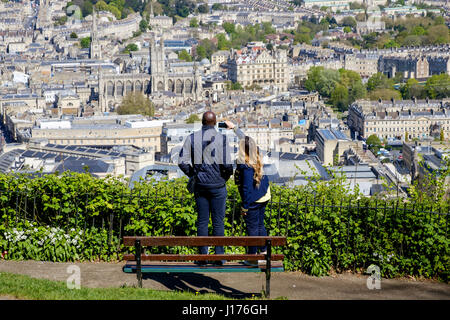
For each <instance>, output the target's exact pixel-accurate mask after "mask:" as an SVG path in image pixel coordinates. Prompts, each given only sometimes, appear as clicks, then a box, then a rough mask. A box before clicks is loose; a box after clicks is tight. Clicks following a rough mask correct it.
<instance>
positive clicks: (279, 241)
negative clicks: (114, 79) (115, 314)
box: [123, 236, 286, 247]
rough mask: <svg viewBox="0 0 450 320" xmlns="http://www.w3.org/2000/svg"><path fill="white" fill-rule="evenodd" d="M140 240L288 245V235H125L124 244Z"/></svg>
mask: <svg viewBox="0 0 450 320" xmlns="http://www.w3.org/2000/svg"><path fill="white" fill-rule="evenodd" d="M136 240H140V241H141V245H142V246H144V247H145V246H155V247H157V246H187V247H189V246H191V247H197V246H264V245H266V241H267V240H271V245H272V246H284V245H286V237H269V236H267V237H256V236H253V237H252V236H248V237H213V236H205V237H197V236H193V237H185V236H180V237H175V236H170V237H131V236H130V237H123V244H124V246H127V247H131V246H134V245H135V241H136Z"/></svg>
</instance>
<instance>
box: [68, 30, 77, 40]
mask: <svg viewBox="0 0 450 320" xmlns="http://www.w3.org/2000/svg"><path fill="white" fill-rule="evenodd" d="M70 38H71V39H77V38H78V35H77V34H76V33H75V32H72V33H71V34H70Z"/></svg>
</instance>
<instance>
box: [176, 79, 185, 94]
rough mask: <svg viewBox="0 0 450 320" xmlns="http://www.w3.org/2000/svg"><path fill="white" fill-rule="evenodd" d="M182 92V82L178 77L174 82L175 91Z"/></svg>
mask: <svg viewBox="0 0 450 320" xmlns="http://www.w3.org/2000/svg"><path fill="white" fill-rule="evenodd" d="M182 92H183V82H181V80H180V79H178V80H177V82H176V84H175V93H178V94H180V93H182Z"/></svg>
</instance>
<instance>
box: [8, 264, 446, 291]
mask: <svg viewBox="0 0 450 320" xmlns="http://www.w3.org/2000/svg"><path fill="white" fill-rule="evenodd" d="M73 264H75V265H77V266H78V267H79V268H80V272H81V285H82V286H85V287H92V288H95V287H120V286H123V285H126V286H135V285H136V284H137V281H136V276H135V274H127V273H124V272H122V266H123V265H124V262H121V263H106V262H98V263H96V262H82V263H54V262H40V261H5V260H3V261H1V262H0V272H11V273H17V274H24V275H29V276H31V277H34V278H41V279H49V280H58V281H66V280H67V278H68V277H69V276H70V274H69V273H68V272H67V268H68V267H69V266H70V265H73ZM367 278H368V275H357V274H350V273H346V274H338V275H333V276H328V277H320V278H319V277H312V276H308V275H305V274H302V273H299V272H283V273H278V272H276V273H272V280H271V297H272V298H277V297H286V298H288V299H290V300H309V299H319V300H328V299H337V300H349V299H352V300H353V299H363V300H371V299H377V300H379V299H382V300H384V299H400V300H405V299H424V300H427V299H435V300H436V299H437V300H450V286H449V284H446V283H439V282H437V281H431V280H414V279H381V289H379V290H376V289H374V290H369V289H368V288H367V284H366V283H367ZM264 285H265V275H264V273H203V274H200V273H198V274H158V275H156V274H152V275H150V276H147V277H146V278H144V281H143V286H144V287H145V288H152V289H157V290H191V291H194V292H197V291H198V292H216V293H219V294H224V295H226V296H229V297H234V298H243V297H251V296H252V295H253V294H255V295H258V294H260V293H261V291H262V289H263V286H264ZM0 299H14V298H13V297H7V296H5V297H0Z"/></svg>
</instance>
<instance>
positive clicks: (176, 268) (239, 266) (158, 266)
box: [123, 261, 284, 273]
mask: <svg viewBox="0 0 450 320" xmlns="http://www.w3.org/2000/svg"><path fill="white" fill-rule="evenodd" d="M141 269H142V273H165V272H173V273H183V272H186V273H203V272H265V270H266V268H265V264H259V265H258V266H247V265H245V264H243V263H235V262H230V263H225V264H224V265H222V266H217V265H209V264H208V265H205V266H199V265H197V264H195V263H186V262H170V263H167V262H159V263H158V262H152V263H151V264H142V265H141ZM136 271H137V266H136V262H135V261H129V262H127V264H126V265H125V266H123V272H125V273H136ZM271 271H272V272H283V271H284V267H283V262H282V261H273V262H272V264H271Z"/></svg>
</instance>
